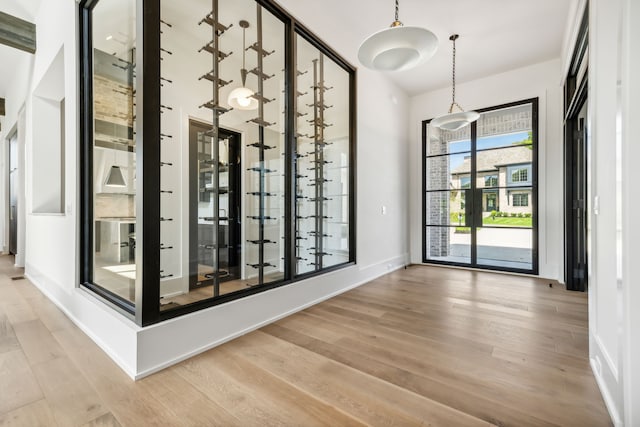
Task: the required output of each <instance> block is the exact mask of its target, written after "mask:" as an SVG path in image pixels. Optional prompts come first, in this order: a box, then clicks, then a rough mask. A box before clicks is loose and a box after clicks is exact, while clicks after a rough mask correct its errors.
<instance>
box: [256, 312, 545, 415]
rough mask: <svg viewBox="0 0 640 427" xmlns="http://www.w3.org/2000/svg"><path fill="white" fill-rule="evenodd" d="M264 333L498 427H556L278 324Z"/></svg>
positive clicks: (483, 396)
mask: <svg viewBox="0 0 640 427" xmlns="http://www.w3.org/2000/svg"><path fill="white" fill-rule="evenodd" d="M263 330H264V331H265V332H266V333H269V334H271V335H274V336H277V337H278V338H280V339H283V340H286V341H289V342H291V343H293V344H296V345H298V346H300V347H304V348H306V349H307V350H310V351H313V352H316V353H318V354H320V355H322V356H325V357H327V358H330V359H332V360H336V361H339V362H340V363H342V364H344V365H346V366H350V367H352V368H354V369H357V370H359V371H362V372H365V373H367V374H369V375H373V376H375V377H378V378H381V379H383V380H385V381H388V382H389V383H392V384H395V385H397V386H399V387H402V388H405V389H407V390H411V391H413V392H415V393H418V394H420V395H422V396H424V397H427V398H428V399H431V400H435V401H437V402H440V403H442V404H444V405H447V406H450V407H451V408H455V409H458V410H460V411H462V412H465V413H468V414H471V415H473V416H474V417H476V418H479V419H482V420H485V421H487V422H489V423H492V424H495V425H498V426H519V427H540V426H545V427H550V426H555V424H552V423H549V422H546V421H543V420H541V419H538V418H535V417H534V416H532V415H529V414H526V413H523V412H520V411H518V410H517V409H513V408H507V407H505V406H504V405H503V404H502V402H496V401H492V400H489V399H487V398H486V396H485V395H481V394H473V393H470V392H469V391H468V390H467V387H466V386H464V385H463V386H460V384H455V383H451V382H448V381H438V380H434V379H432V378H429V377H427V376H424V375H422V374H416V373H413V372H410V371H408V370H405V369H402V368H400V367H398V366H397V365H395V364H387V363H383V362H380V361H378V360H375V359H374V358H372V357H370V356H368V355H363V354H362V353H359V352H355V351H351V350H350V349H346V348H344V347H342V346H339V345H334V344H330V343H326V342H322V341H320V340H317V339H315V338H311V337H309V336H307V335H305V334H302V333H299V332H297V331H293V330H291V329H288V328H285V327H282V326H279V325H277V324H276V325H269V326H266V327H265V328H263Z"/></svg>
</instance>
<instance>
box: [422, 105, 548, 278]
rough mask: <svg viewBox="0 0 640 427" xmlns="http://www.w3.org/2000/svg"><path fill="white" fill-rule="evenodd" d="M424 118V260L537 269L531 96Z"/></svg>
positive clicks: (534, 119) (534, 129) (534, 125)
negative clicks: (446, 119) (456, 121)
mask: <svg viewBox="0 0 640 427" xmlns="http://www.w3.org/2000/svg"><path fill="white" fill-rule="evenodd" d="M480 113H481V114H480V119H479V120H478V121H477V122H475V123H473V124H472V125H471V126H467V127H465V128H463V129H460V130H458V131H455V132H449V131H443V130H440V129H437V128H434V127H432V126H431V125H430V124H429V121H425V122H424V123H423V148H424V159H423V164H424V168H423V169H424V181H423V182H424V194H423V211H424V212H423V225H424V234H423V261H424V262H427V263H440V264H450V265H460V266H469V267H479V268H488V269H496V270H505V271H517V272H524V273H533V274H536V273H537V264H538V262H537V251H536V248H537V209H536V206H537V203H536V202H537V185H536V177H537V156H536V153H537V100H535V99H534V100H527V101H523V102H519V103H514V104H509V105H503V106H499V107H493V108H488V109H484V110H480Z"/></svg>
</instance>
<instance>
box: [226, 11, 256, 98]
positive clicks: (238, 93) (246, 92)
mask: <svg viewBox="0 0 640 427" xmlns="http://www.w3.org/2000/svg"><path fill="white" fill-rule="evenodd" d="M240 27H242V69H241V70H240V76H241V77H242V87H237V88H235V89H234V90H232V91H231V93H230V94H229V98H228V99H227V102H228V103H229V105H230V106H232V107H233V108H237V109H238V110H255V109H256V108H258V100H257V99H255V98H253V95H255V92H254V91H252V90H251V89H249V88H248V87H247V74H249V72H248V71H247V69H246V67H245V52H246V48H245V47H246V46H245V33H246V31H247V28H249V23H248V22H247V21H245V20H242V21H240Z"/></svg>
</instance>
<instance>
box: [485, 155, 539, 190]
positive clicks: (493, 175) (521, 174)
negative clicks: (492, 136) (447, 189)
mask: <svg viewBox="0 0 640 427" xmlns="http://www.w3.org/2000/svg"><path fill="white" fill-rule="evenodd" d="M532 162H533V150H532V149H531V146H514V147H508V148H499V149H496V150H486V151H478V153H477V156H476V167H477V171H478V172H477V173H478V180H477V181H476V182H477V184H476V186H477V187H506V186H510V185H531V178H532V176H531V165H532ZM487 184H491V185H487Z"/></svg>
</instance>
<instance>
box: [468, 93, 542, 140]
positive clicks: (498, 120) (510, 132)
mask: <svg viewBox="0 0 640 427" xmlns="http://www.w3.org/2000/svg"><path fill="white" fill-rule="evenodd" d="M532 120H533V109H532V106H531V104H523V105H516V106H514V107H508V108H502V109H499V110H492V111H487V112H484V113H481V114H480V118H479V119H478V122H477V128H478V131H477V134H478V140H477V142H476V149H477V150H486V149H492V148H500V147H512V146H517V145H531V144H532V141H533V131H532V130H533V128H532V126H531V124H532Z"/></svg>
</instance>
